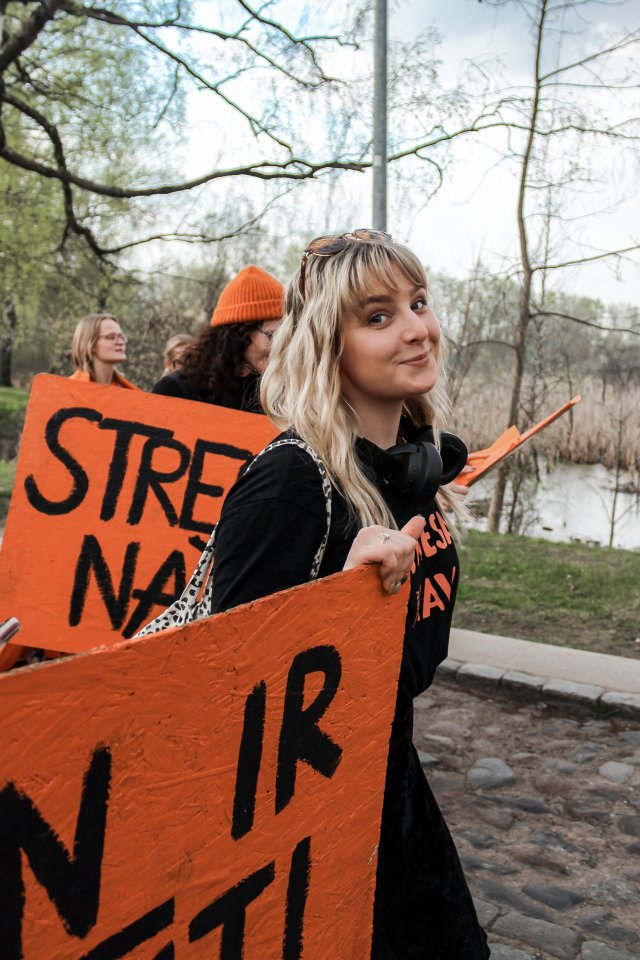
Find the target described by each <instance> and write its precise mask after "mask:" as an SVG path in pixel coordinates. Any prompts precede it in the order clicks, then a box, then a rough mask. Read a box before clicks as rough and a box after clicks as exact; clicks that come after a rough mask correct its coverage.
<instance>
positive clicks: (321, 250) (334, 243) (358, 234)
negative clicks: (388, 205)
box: [300, 228, 393, 297]
mask: <svg viewBox="0 0 640 960" xmlns="http://www.w3.org/2000/svg"><path fill="white" fill-rule="evenodd" d="M351 240H361V241H362V240H364V241H367V240H378V241H380V240H386V241H387V242H393V237H392V236H391V234H390V233H384V232H383V231H382V230H369V229H367V228H362V229H360V230H352V231H351V232H350V233H343V234H341V235H340V236H336V237H316V239H315V240H312V241H311V243H310V244H309V246H308V247H307V249H306V250H305V251H304V253H303V254H302V261H301V263H300V293H301V295H302V296H303V297H304V279H305V273H306V269H307V260H308V259H309V257H311V256H314V257H332V256H333V255H334V254H336V253H341V252H342V251H343V250H344V249H345V247H346V246H347V245H348V243H349V242H350V241H351Z"/></svg>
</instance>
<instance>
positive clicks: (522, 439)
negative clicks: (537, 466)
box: [455, 394, 582, 487]
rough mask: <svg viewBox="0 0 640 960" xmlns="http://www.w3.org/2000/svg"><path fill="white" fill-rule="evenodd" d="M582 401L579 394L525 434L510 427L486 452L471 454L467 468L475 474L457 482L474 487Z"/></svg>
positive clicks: (459, 478) (466, 474)
mask: <svg viewBox="0 0 640 960" xmlns="http://www.w3.org/2000/svg"><path fill="white" fill-rule="evenodd" d="M581 400H582V397H581V396H580V394H577V395H576V396H575V397H573V398H572V399H571V400H569V401H568V402H567V403H565V404H564V405H563V406H561V407H559V408H558V409H557V410H556V411H555V412H554V413H551V414H549V416H548V417H545V418H544V420H541V421H540V423H536V425H535V426H533V427H530V428H529V429H528V430H525V432H524V433H520V431H519V430H518V428H517V427H515V426H511V427H509V428H508V430H505V432H504V433H502V434H500V436H499V437H498V439H497V440H494V442H493V443H492V444H491V446H490V447H487V448H486V450H477V451H476V452H475V453H470V454H469V456H468V459H467V466H469V467H472V468H473V472H472V473H471V472H469V473H461V474H460V476H458V477H456V481H455V482H456V483H459V484H460V485H461V486H464V487H470V486H472V484H474V483H475V482H476V480H479V479H480V477H482V476H484V474H485V473H486V472H487V470H490V469H491V467H493V466H495V464H496V463H499V462H500V461H501V460H504V458H505V457H506V456H508V455H509V454H510V453H511V451H512V450H516V449H517V448H518V447H519V446H521V445H522V444H523V443H526V441H527V440H530V439H531V437H533V436H534V434H536V433H539V432H540V431H541V430H544V428H545V427H548V426H549V424H550V423H553V421H554V420H557V419H558V417H561V416H562V414H563V413H566V412H567V410H569V409H570V408H571V407H575V405H576V403H580V401H581Z"/></svg>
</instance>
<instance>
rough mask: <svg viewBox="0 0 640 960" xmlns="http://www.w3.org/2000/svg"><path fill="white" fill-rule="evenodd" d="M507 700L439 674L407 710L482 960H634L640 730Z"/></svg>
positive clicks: (559, 705)
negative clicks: (458, 868)
mask: <svg viewBox="0 0 640 960" xmlns="http://www.w3.org/2000/svg"><path fill="white" fill-rule="evenodd" d="M629 662H631V661H629ZM515 689H516V688H511V689H509V687H508V686H505V687H502V688H496V689H495V690H494V691H492V692H491V691H487V690H484V691H483V690H480V689H478V687H473V686H472V687H470V688H469V687H465V686H463V685H461V683H460V682H459V680H458V679H455V678H453V676H452V674H450V673H449V674H448V673H446V672H443V674H442V675H441V676H440V677H439V678H437V679H436V683H435V684H434V686H433V687H432V688H431V689H430V690H428V691H427V692H426V693H425V694H423V695H422V696H421V697H419V698H418V699H417V700H416V701H415V705H416V711H415V716H416V720H415V729H414V740H415V743H416V746H417V747H418V750H419V752H420V756H421V760H422V764H423V767H424V769H425V772H426V774H427V777H428V779H429V782H430V783H431V786H432V788H433V790H434V793H435V794H436V796H437V797H438V800H439V802H440V805H441V807H442V810H443V813H444V815H445V817H446V819H447V822H448V824H449V826H450V828H451V831H452V833H453V835H454V837H455V840H456V843H457V845H458V850H459V853H460V856H461V859H462V861H463V864H464V867H465V872H466V874H467V878H468V880H469V885H470V887H471V890H472V892H473V895H474V898H475V899H476V903H477V908H478V913H479V916H480V919H481V922H482V923H483V925H484V927H485V929H486V930H487V932H488V935H489V941H490V943H491V947H492V958H493V960H534V958H535V960H640V723H639V722H638V721H636V720H634V719H630V718H629V717H625V716H622V715H621V714H620V713H616V714H615V715H610V716H605V715H604V708H603V707H602V706H600V707H597V708H596V709H595V710H594V708H593V706H588V705H585V704H582V705H581V706H579V707H576V704H575V702H574V703H573V705H571V704H570V703H568V702H563V701H558V702H554V703H546V702H544V701H542V700H540V699H537V700H536V702H528V701H527V700H526V699H525V700H523V699H519V698H516V697H514V691H515ZM609 713H610V708H609Z"/></svg>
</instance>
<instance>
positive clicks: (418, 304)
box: [411, 297, 427, 310]
mask: <svg viewBox="0 0 640 960" xmlns="http://www.w3.org/2000/svg"><path fill="white" fill-rule="evenodd" d="M426 305H427V298H426V297H418V299H417V300H414V301H413V303H412V304H411V309H412V310H423V309H424V308H425V307H426Z"/></svg>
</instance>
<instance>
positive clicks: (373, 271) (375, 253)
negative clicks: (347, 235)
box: [341, 243, 427, 313]
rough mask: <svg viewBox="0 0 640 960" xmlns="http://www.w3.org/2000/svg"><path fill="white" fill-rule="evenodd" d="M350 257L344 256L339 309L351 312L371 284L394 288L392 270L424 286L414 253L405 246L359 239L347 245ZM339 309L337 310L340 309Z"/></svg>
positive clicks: (354, 309)
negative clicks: (357, 242)
mask: <svg viewBox="0 0 640 960" xmlns="http://www.w3.org/2000/svg"><path fill="white" fill-rule="evenodd" d="M350 252H351V257H350V258H349V259H348V260H347V258H345V263H344V267H345V268H346V274H347V275H346V276H345V277H343V280H344V281H346V282H344V283H343V284H342V289H343V297H342V305H341V306H342V310H347V311H348V312H349V313H355V312H356V311H357V310H358V309H359V308H360V304H361V303H362V302H363V300H366V299H367V297H370V296H371V289H372V284H373V283H376V284H381V285H382V286H383V287H384V288H385V289H387V290H393V291H395V290H397V281H396V276H395V272H394V271H395V270H396V269H397V270H399V271H400V273H401V274H402V276H403V277H404V278H405V280H408V281H409V283H412V284H414V285H415V286H416V287H421V286H424V287H425V288H426V284H427V278H426V274H425V271H424V268H423V266H422V264H421V263H420V261H419V260H418V259H417V257H415V256H414V254H413V253H412V252H411V251H410V250H407V249H406V248H405V247H401V246H399V245H396V244H394V245H393V246H391V245H388V244H369V243H362V244H358V245H355V244H354V246H353V247H351V250H350ZM342 310H341V312H342Z"/></svg>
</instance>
